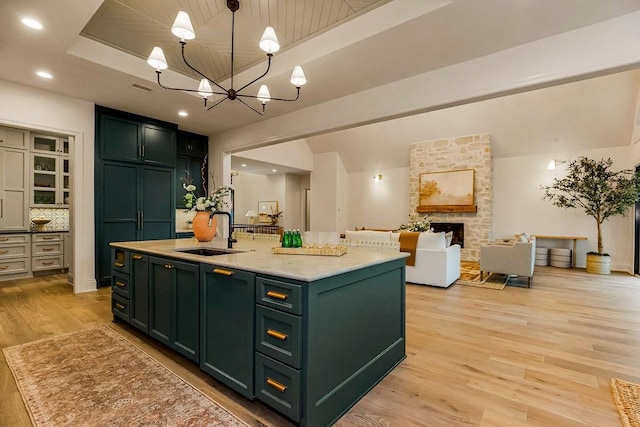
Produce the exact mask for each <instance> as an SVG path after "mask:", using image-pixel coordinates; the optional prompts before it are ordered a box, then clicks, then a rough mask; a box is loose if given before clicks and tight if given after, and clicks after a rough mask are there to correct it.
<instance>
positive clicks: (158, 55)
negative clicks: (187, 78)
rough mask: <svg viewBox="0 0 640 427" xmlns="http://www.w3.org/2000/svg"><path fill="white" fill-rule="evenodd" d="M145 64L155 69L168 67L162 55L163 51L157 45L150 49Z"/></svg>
mask: <svg viewBox="0 0 640 427" xmlns="http://www.w3.org/2000/svg"><path fill="white" fill-rule="evenodd" d="M147 64H149V65H151V66H152V67H153V68H155V69H156V70H166V69H167V68H168V67H169V66H168V65H167V59H166V58H165V57H164V52H163V51H162V49H160V48H159V47H158V46H156V47H154V48H153V50H152V51H151V55H149V59H147Z"/></svg>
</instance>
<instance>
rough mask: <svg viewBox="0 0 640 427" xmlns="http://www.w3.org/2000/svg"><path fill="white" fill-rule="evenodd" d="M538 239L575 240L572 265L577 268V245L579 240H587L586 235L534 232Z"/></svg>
mask: <svg viewBox="0 0 640 427" xmlns="http://www.w3.org/2000/svg"><path fill="white" fill-rule="evenodd" d="M534 236H535V237H536V239H546V240H573V252H571V267H572V268H576V247H577V244H578V240H587V238H586V237H585V236H548V235H544V234H534Z"/></svg>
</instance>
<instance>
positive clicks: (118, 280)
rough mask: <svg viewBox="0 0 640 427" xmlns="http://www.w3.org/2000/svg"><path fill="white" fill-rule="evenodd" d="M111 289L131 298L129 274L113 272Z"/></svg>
mask: <svg viewBox="0 0 640 427" xmlns="http://www.w3.org/2000/svg"><path fill="white" fill-rule="evenodd" d="M111 290H112V291H113V292H115V293H116V294H118V295H122V296H123V297H125V298H129V276H127V275H126V274H120V273H113V275H112V276H111Z"/></svg>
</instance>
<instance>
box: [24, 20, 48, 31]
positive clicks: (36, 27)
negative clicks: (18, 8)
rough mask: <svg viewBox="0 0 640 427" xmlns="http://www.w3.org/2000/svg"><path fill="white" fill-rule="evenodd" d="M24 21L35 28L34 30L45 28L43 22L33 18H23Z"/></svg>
mask: <svg viewBox="0 0 640 427" xmlns="http://www.w3.org/2000/svg"><path fill="white" fill-rule="evenodd" d="M22 23H23V24H24V25H26V26H27V27H29V28H33V29H34V30H41V29H42V28H44V27H43V26H42V24H41V23H39V22H38V21H36V20H35V19H32V18H22Z"/></svg>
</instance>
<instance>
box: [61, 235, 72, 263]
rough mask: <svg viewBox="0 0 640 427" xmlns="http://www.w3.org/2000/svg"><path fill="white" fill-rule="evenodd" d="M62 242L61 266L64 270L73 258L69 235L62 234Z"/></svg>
mask: <svg viewBox="0 0 640 427" xmlns="http://www.w3.org/2000/svg"><path fill="white" fill-rule="evenodd" d="M62 240H63V244H64V253H63V262H62V265H63V267H64V268H69V266H70V265H71V259H72V257H73V252H72V245H71V237H70V236H69V233H62Z"/></svg>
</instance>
